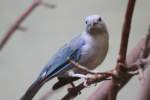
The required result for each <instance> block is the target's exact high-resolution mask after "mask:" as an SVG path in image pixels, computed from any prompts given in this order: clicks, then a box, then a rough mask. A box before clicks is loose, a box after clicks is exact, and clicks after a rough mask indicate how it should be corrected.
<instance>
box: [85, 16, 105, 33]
mask: <svg viewBox="0 0 150 100" xmlns="http://www.w3.org/2000/svg"><path fill="white" fill-rule="evenodd" d="M85 23H86V32H87V33H89V34H91V35H92V34H102V33H107V28H106V26H105V23H104V21H103V20H102V18H101V17H100V16H99V15H91V16H88V17H86V18H85Z"/></svg>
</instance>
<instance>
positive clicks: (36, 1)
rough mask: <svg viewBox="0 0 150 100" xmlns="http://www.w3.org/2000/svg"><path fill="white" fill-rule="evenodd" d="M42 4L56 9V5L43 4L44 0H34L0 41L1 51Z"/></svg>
mask: <svg viewBox="0 0 150 100" xmlns="http://www.w3.org/2000/svg"><path fill="white" fill-rule="evenodd" d="M40 4H42V5H44V6H46V7H49V8H55V7H56V6H55V5H52V4H48V3H44V2H42V0H33V3H32V4H31V5H30V6H29V8H28V9H27V10H26V11H25V12H23V13H22V14H21V16H20V17H19V18H18V19H17V20H16V21H15V22H14V24H13V25H12V26H11V27H10V29H9V30H8V31H7V32H6V35H5V36H4V38H3V39H2V41H0V50H2V49H3V47H4V45H5V44H6V43H7V41H8V40H9V38H10V37H11V36H12V35H13V34H14V32H15V31H16V30H17V29H18V28H19V27H20V24H21V23H22V22H23V21H24V20H25V19H26V18H27V17H28V16H29V15H30V14H31V13H32V12H33V11H34V10H35V8H36V7H38V6H39V5H40Z"/></svg>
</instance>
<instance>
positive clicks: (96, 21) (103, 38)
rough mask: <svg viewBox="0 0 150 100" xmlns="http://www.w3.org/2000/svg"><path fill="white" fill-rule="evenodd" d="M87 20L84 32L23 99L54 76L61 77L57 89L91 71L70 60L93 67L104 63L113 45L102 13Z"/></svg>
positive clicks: (51, 64)
mask: <svg viewBox="0 0 150 100" xmlns="http://www.w3.org/2000/svg"><path fill="white" fill-rule="evenodd" d="M85 23H86V27H85V29H84V31H83V33H82V34H80V35H79V36H77V37H76V38H74V39H72V40H71V41H70V42H68V43H66V44H65V45H64V46H63V47H62V48H60V49H59V50H58V52H57V53H56V54H55V55H54V57H52V59H51V60H50V61H49V63H48V64H47V65H46V66H45V67H44V68H43V70H42V71H41V73H40V75H39V77H38V78H37V79H36V81H35V82H34V83H33V84H32V85H31V86H30V87H29V88H28V90H27V91H26V93H25V94H24V96H23V97H22V98H21V100H30V99H32V97H34V95H35V94H36V93H37V92H38V90H39V89H40V88H41V87H42V86H43V85H44V84H45V83H46V82H47V81H49V80H51V79H52V78H54V77H58V79H59V81H58V82H57V83H56V84H55V85H54V86H53V89H57V88H59V87H61V86H63V85H66V84H68V83H70V82H72V81H74V80H77V79H79V78H80V77H84V75H86V74H87V72H86V71H84V70H81V69H78V68H77V67H75V66H74V65H73V64H72V63H70V62H69V61H68V59H71V60H73V61H75V62H77V63H79V64H80V65H82V66H84V67H86V68H87V69H89V70H93V69H95V68H96V67H97V66H98V65H100V64H101V63H102V61H103V60H104V58H105V56H106V54H107V51H108V44H109V43H108V42H109V41H108V40H109V37H108V31H107V28H106V26H105V23H104V21H103V20H102V18H101V17H100V16H99V15H91V16H88V17H86V19H85Z"/></svg>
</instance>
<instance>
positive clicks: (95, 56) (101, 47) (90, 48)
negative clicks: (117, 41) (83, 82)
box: [74, 36, 108, 74]
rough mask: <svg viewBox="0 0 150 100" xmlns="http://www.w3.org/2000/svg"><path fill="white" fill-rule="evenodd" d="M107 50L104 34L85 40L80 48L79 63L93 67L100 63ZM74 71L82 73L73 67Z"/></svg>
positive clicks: (106, 40) (106, 38) (106, 39)
mask: <svg viewBox="0 0 150 100" xmlns="http://www.w3.org/2000/svg"><path fill="white" fill-rule="evenodd" d="M107 51H108V37H107V36H105V37H103V38H101V39H99V40H98V41H97V40H92V41H90V42H87V43H86V44H85V45H84V46H83V47H82V48H81V58H80V61H79V64H81V65H83V66H84V67H86V68H88V69H91V70H92V69H95V68H96V67H98V65H100V64H101V63H102V61H103V60H104V58H105V56H106V54H107ZM74 71H75V72H78V73H79V72H80V73H82V74H83V73H84V72H82V71H81V70H79V69H76V68H74Z"/></svg>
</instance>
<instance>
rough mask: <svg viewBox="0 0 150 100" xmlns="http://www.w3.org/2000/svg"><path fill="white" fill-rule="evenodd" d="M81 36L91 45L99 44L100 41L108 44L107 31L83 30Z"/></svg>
mask: <svg viewBox="0 0 150 100" xmlns="http://www.w3.org/2000/svg"><path fill="white" fill-rule="evenodd" d="M82 36H83V38H84V39H85V41H86V42H87V43H90V44H93V45H99V44H101V43H106V44H108V42H109V41H108V40H109V36H108V33H107V32H104V33H96V34H91V33H87V32H84V33H83V35H82Z"/></svg>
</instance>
